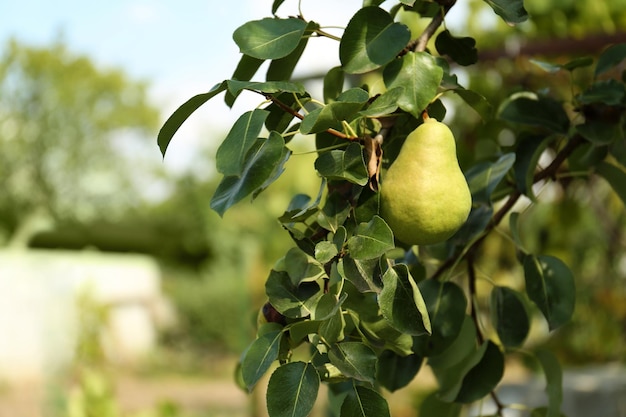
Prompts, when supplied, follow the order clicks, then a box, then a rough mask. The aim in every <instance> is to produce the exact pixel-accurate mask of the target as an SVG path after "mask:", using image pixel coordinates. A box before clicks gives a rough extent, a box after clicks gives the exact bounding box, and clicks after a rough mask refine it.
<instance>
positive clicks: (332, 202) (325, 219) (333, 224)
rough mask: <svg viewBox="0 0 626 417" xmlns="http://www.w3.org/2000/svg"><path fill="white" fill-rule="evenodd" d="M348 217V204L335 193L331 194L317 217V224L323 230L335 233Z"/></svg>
mask: <svg viewBox="0 0 626 417" xmlns="http://www.w3.org/2000/svg"><path fill="white" fill-rule="evenodd" d="M349 215H350V202H348V201H347V200H346V199H345V198H342V197H341V196H340V195H339V194H337V193H331V194H330V195H329V196H328V197H327V198H326V203H325V204H324V207H323V208H322V210H321V211H320V212H319V213H318V215H317V222H318V223H319V225H320V226H321V227H323V228H324V229H327V230H330V231H331V232H333V233H336V232H337V231H338V230H339V228H340V227H342V226H341V225H342V224H343V223H344V222H345V221H346V219H347V218H348V216H349Z"/></svg>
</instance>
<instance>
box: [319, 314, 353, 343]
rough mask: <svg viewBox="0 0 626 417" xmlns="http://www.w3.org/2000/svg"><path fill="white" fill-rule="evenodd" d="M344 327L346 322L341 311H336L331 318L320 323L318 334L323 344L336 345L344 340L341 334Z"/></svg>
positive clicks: (343, 335)
mask: <svg viewBox="0 0 626 417" xmlns="http://www.w3.org/2000/svg"><path fill="white" fill-rule="evenodd" d="M345 327H346V321H345V319H344V318H343V314H342V312H341V310H339V309H338V310H337V311H336V312H335V313H334V314H333V315H332V316H330V317H329V318H328V319H326V320H324V321H323V322H322V324H321V325H320V328H319V332H318V333H319V336H320V337H321V338H322V339H323V340H324V342H325V343H328V344H332V343H337V342H338V341H340V340H343V339H344V338H345V334H344V332H343V330H344V328H345Z"/></svg>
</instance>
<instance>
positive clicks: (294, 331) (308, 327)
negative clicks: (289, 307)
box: [285, 320, 321, 344]
mask: <svg viewBox="0 0 626 417" xmlns="http://www.w3.org/2000/svg"><path fill="white" fill-rule="evenodd" d="M320 324H321V322H320V321H319V320H301V321H296V322H295V323H291V324H289V325H288V330H289V339H290V341H291V342H292V343H295V344H297V343H299V342H301V341H303V340H304V339H305V338H306V337H307V336H308V335H310V334H316V333H317V332H318V331H319V328H320ZM285 330H287V328H286V329H285Z"/></svg>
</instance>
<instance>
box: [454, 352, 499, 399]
mask: <svg viewBox="0 0 626 417" xmlns="http://www.w3.org/2000/svg"><path fill="white" fill-rule="evenodd" d="M486 344H487V348H486V349H485V353H484V354H483V355H482V358H481V359H480V362H478V364H476V366H474V367H473V368H472V369H471V370H470V371H469V372H468V373H467V374H466V375H465V377H464V378H463V384H462V385H461V389H460V390H459V393H458V395H457V396H456V398H455V399H454V401H455V402H460V403H465V404H467V403H471V402H474V401H477V400H479V399H481V398H483V397H484V396H485V395H487V394H489V393H490V392H491V391H493V389H494V388H495V387H496V385H498V383H499V382H500V380H501V379H502V375H503V374H504V355H503V354H502V352H500V349H498V346H497V345H496V344H495V343H493V342H492V341H487V342H486Z"/></svg>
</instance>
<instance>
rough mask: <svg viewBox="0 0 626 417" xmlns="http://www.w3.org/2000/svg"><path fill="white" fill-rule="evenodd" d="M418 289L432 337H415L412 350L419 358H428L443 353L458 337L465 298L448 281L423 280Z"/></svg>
mask: <svg viewBox="0 0 626 417" xmlns="http://www.w3.org/2000/svg"><path fill="white" fill-rule="evenodd" d="M418 288H419V290H420V292H421V293H422V297H424V301H425V303H426V308H427V310H428V316H429V318H430V322H431V326H432V334H431V335H422V336H418V337H416V338H415V344H416V346H414V348H413V349H414V351H415V353H417V354H419V355H421V356H431V355H435V354H437V353H440V352H443V351H444V350H445V349H447V348H448V347H449V346H450V345H451V344H452V343H453V342H454V341H455V340H456V338H457V337H458V336H459V333H460V332H461V327H462V325H463V319H464V318H465V310H466V308H467V299H466V298H465V293H464V292H463V290H462V289H461V288H460V287H459V286H458V285H456V284H454V283H452V282H450V281H446V282H439V281H436V280H431V279H427V280H424V281H422V282H420V283H419V284H418Z"/></svg>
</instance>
